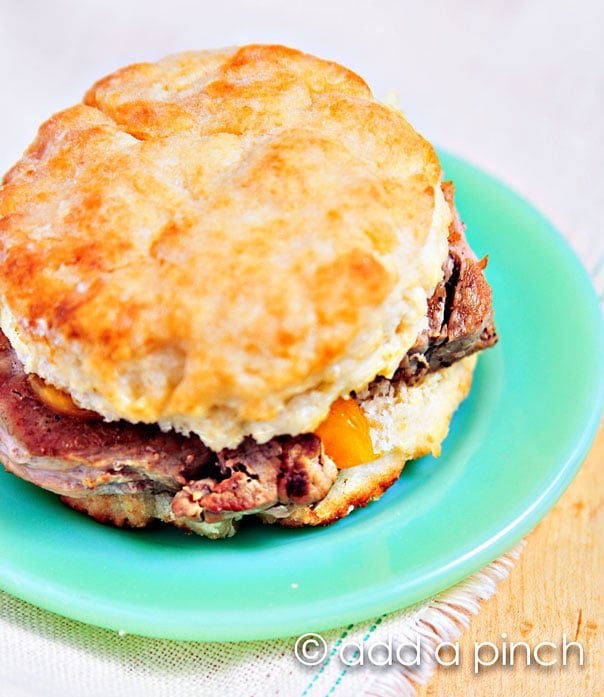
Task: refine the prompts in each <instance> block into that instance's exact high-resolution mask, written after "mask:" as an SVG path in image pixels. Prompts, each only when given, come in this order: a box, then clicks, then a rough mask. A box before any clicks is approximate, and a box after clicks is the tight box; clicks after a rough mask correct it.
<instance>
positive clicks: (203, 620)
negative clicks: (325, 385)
mask: <svg viewBox="0 0 604 697" xmlns="http://www.w3.org/2000/svg"><path fill="white" fill-rule="evenodd" d="M442 160H443V166H444V169H445V173H446V176H447V177H448V178H452V179H453V180H454V181H455V183H456V187H457V200H458V205H459V209H460V212H461V216H462V218H463V219H464V220H465V222H466V223H467V225H468V236H469V238H470V242H471V243H472V244H473V246H474V248H475V250H476V252H477V253H478V254H479V255H483V254H485V253H487V252H488V253H489V258H490V261H489V266H488V278H489V280H490V282H491V284H492V286H493V293H494V298H495V311H496V321H497V326H498V329H499V333H500V336H501V341H500V343H499V345H498V346H497V347H496V348H494V349H492V350H490V351H488V352H486V353H485V354H484V355H483V356H481V358H480V360H479V365H478V368H477V371H476V377H475V383H474V387H473V389H472V392H471V395H470V397H469V398H468V400H467V401H466V402H465V403H464V404H463V405H462V406H461V408H460V409H459V411H458V412H457V414H456V415H455V417H454V420H453V424H452V428H451V433H450V435H449V438H448V439H447V441H446V442H445V444H444V447H443V452H442V456H441V457H440V458H438V459H435V458H432V457H426V458H422V459H421V460H417V461H415V462H413V463H410V464H408V465H407V467H406V468H405V470H404V472H403V476H402V477H401V479H400V481H399V482H398V483H397V484H395V485H394V486H393V487H392V488H391V489H390V490H389V491H388V492H387V493H386V494H385V496H384V497H383V498H382V499H381V500H380V501H378V502H376V503H374V504H372V505H370V506H369V507H368V508H366V509H364V510H358V511H354V512H353V513H352V514H351V515H350V516H349V517H348V518H346V519H344V520H342V521H340V522H338V523H337V524H336V525H334V526H332V527H329V528H322V529H309V530H286V529H282V528H277V527H274V528H273V527H267V526H262V525H261V524H255V525H254V524H252V525H249V526H244V529H243V530H242V531H241V532H240V533H239V534H238V535H237V536H236V537H234V538H233V539H230V540H223V541H218V542H211V541H207V540H204V539H200V538H197V537H192V536H187V535H184V534H182V533H181V532H179V531H178V530H175V529H169V528H168V527H160V528H155V529H153V530H145V531H127V530H115V529H112V528H108V527H104V526H101V525H98V524H96V523H94V522H93V521H91V520H89V519H88V518H86V517H84V516H81V515H79V514H76V513H74V512H73V511H71V510H69V509H67V508H65V507H63V506H62V505H61V504H60V503H59V501H58V499H57V498H56V497H54V496H53V495H51V494H48V493H46V492H44V491H41V490H39V489H36V488H34V487H33V486H31V485H29V484H26V483H25V482H23V481H20V480H19V479H17V478H16V477H13V476H11V475H9V474H5V473H2V474H1V475H0V587H2V588H3V589H5V590H6V591H8V592H9V593H12V594H14V595H16V596H19V597H20V598H23V599H25V600H28V601H30V602H32V603H35V604H37V605H39V606H42V607H44V608H47V609H49V610H53V611H54V612H57V613H60V614H62V615H65V616H68V617H72V618H75V619H78V620H82V621H84V622H89V623H91V624H95V625H100V626H103V627H109V628H113V629H118V630H119V629H123V630H125V631H127V632H133V633H137V634H144V635H149V636H156V637H164V638H178V639H200V640H236V639H265V638H269V637H278V636H286V635H295V634H299V633H302V632H307V631H311V630H320V629H325V628H328V627H335V626H338V625H342V624H346V623H349V622H352V621H355V620H360V619H365V618H368V617H370V616H375V615H377V614H379V613H382V612H386V611H389V610H394V609H396V608H400V607H403V606H405V605H409V604H411V603H413V602H416V601H419V600H421V599H423V598H426V597H428V596H430V595H432V594H433V593H436V592H437V591H441V590H443V589H445V588H447V587H449V586H451V585H453V584H454V583H456V582H458V581H460V580H461V579H463V578H464V577H466V576H468V575H469V574H471V573H472V572H474V571H476V570H477V569H479V568H481V567H482V566H484V565H485V564H487V563H488V562H490V561H492V560H493V559H495V558H496V557H498V556H499V555H501V554H502V553H503V552H505V551H506V550H508V549H509V548H510V547H512V545H513V544H514V543H515V542H516V541H518V540H519V539H520V538H521V537H522V536H523V535H525V534H526V533H527V532H528V531H529V530H531V528H533V527H534V526H535V525H536V523H537V522H538V521H539V520H540V519H541V518H542V517H543V516H544V515H545V514H546V513H547V511H548V510H549V509H550V508H551V507H552V506H553V505H554V503H555V502H556V500H557V499H558V498H559V497H560V495H561V494H562V492H563V491H564V490H565V489H566V487H567V486H568V484H569V483H570V481H571V480H572V478H573V477H574V475H575V474H576V472H577V470H578V469H579V467H580V465H581V462H582V459H583V458H584V456H585V454H586V452H587V450H588V448H589V445H590V443H591V440H592V438H593V436H594V434H595V431H596V428H597V425H598V422H599V418H600V414H601V409H602V405H603V397H604V375H603V372H602V356H603V354H604V330H603V323H602V316H601V312H600V308H599V305H598V303H597V300H596V298H595V294H594V291H593V289H592V287H591V285H590V283H589V280H588V279H587V277H586V276H585V273H584V271H583V268H582V267H581V265H580V263H579V262H578V261H577V259H576V258H575V256H574V255H573V253H572V252H571V251H570V249H569V247H568V246H567V244H566V243H565V242H564V241H563V240H562V239H561V237H559V235H558V234H557V233H556V231H555V230H554V229H552V227H551V226H550V225H549V224H548V222H547V221H546V220H544V219H543V218H542V217H541V216H540V215H539V214H538V213H537V212H535V210H533V209H532V208H531V207H530V206H529V205H528V204H527V203H526V202H524V201H523V200H522V199H520V198H519V197H518V196H517V195H516V194H514V193H512V192H511V191H510V190H509V189H507V188H506V187H505V186H503V185H502V184H501V183H499V182H497V181H496V180H495V179H493V178H491V177H490V176H488V175H486V174H485V173H483V172H481V171H479V170H477V169H476V168H474V167H472V166H470V165H468V164H466V163H464V162H463V161H461V160H459V159H457V158H455V157H452V156H451V155H446V154H445V155H443V156H442Z"/></svg>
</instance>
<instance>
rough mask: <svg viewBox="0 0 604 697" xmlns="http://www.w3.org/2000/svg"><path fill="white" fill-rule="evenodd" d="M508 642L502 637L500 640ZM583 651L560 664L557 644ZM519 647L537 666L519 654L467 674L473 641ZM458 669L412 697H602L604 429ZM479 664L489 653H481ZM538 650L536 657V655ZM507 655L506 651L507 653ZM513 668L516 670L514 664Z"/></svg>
mask: <svg viewBox="0 0 604 697" xmlns="http://www.w3.org/2000/svg"><path fill="white" fill-rule="evenodd" d="M503 633H505V634H507V637H502V634H503ZM565 634H566V637H567V641H568V642H570V641H577V642H578V643H579V644H581V645H582V647H583V649H584V665H583V667H580V666H579V665H578V663H579V650H578V649H575V648H570V649H568V653H567V665H566V666H563V665H562V655H563V648H562V646H563V637H564V635H565ZM485 641H490V642H493V643H494V644H496V645H497V647H498V650H499V651H500V656H501V653H502V652H503V648H504V642H507V647H506V648H507V649H509V647H510V643H509V642H521V641H524V642H526V643H527V644H528V645H529V648H530V649H531V650H534V647H535V646H536V645H538V644H539V643H540V642H544V641H549V642H552V643H554V644H556V648H555V649H554V648H553V647H548V646H545V647H544V648H543V649H541V650H540V651H539V652H538V656H539V657H540V658H541V659H542V661H544V662H545V661H548V660H549V661H552V660H556V664H555V665H552V666H551V667H547V666H540V665H537V664H535V662H534V660H532V664H531V666H530V667H527V666H526V658H525V655H526V653H525V649H522V648H520V649H518V650H517V653H516V654H515V657H516V659H517V664H515V665H513V666H510V665H507V666H504V665H502V664H501V660H500V661H499V662H497V663H495V664H494V665H493V666H492V667H490V668H489V667H485V668H484V669H482V670H480V671H479V673H478V674H475V672H474V660H473V658H474V651H475V648H476V646H477V642H485ZM459 646H460V651H459V655H460V661H459V664H460V665H459V666H452V667H450V668H446V667H441V668H439V670H438V672H437V673H436V674H435V676H434V677H433V679H432V680H431V681H430V682H429V684H428V685H427V686H425V687H423V688H421V689H420V690H419V691H418V697H458V696H462V695H463V697H604V662H603V656H604V422H603V423H602V424H601V425H600V430H599V432H598V436H597V438H596V441H595V443H594V445H593V447H592V449H591V452H590V454H589V456H588V458H587V460H586V462H585V464H584V465H583V468H582V469H581V471H580V472H579V474H578V475H577V477H576V479H575V480H574V482H573V483H572V484H571V486H570V487H569V489H568V490H567V491H566V492H565V494H564V496H563V497H562V498H561V499H560V501H559V502H558V504H557V505H556V506H555V508H554V509H553V510H552V511H551V512H550V513H549V514H548V515H547V516H546V518H545V519H544V520H543V521H542V522H541V523H540V524H539V525H538V526H537V528H536V529H535V530H533V532H532V533H531V534H530V535H529V536H528V538H527V546H526V548H525V550H524V552H523V554H522V556H521V558H520V560H519V561H518V562H517V564H516V567H515V568H514V570H513V571H512V573H511V575H510V577H509V578H508V579H507V580H506V581H504V582H503V583H502V584H501V585H500V586H499V591H498V593H497V594H496V595H495V596H494V597H493V598H492V599H491V600H490V601H488V602H487V603H486V604H485V605H484V607H483V608H482V611H481V612H480V614H479V615H478V616H477V617H475V618H474V619H473V621H472V623H471V625H470V628H469V630H468V631H466V632H465V633H464V635H463V637H462V639H461V640H460V643H459ZM481 651H482V654H481V655H482V656H484V658H485V662H488V660H489V658H490V655H491V653H490V649H488V648H487V647H486V646H485V648H484V649H481ZM541 651H542V653H541ZM508 654H509V651H508ZM533 656H534V655H533ZM518 663H519V664H518Z"/></svg>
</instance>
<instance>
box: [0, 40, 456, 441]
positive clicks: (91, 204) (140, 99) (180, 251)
mask: <svg viewBox="0 0 604 697" xmlns="http://www.w3.org/2000/svg"><path fill="white" fill-rule="evenodd" d="M440 177H441V171H440V166H439V163H438V160H437V158H436V155H435V153H434V151H433V149H432V148H431V146H430V145H429V144H428V143H427V142H426V141H425V140H424V139H423V138H422V137H421V136H419V135H418V134H417V133H416V132H415V131H414V130H413V129H412V128H411V126H410V125H409V124H408V123H407V122H406V121H405V119H404V118H403V117H402V115H401V114H400V113H398V112H397V111H395V110H393V109H391V108H389V107H387V106H384V105H382V104H380V103H379V102H377V101H376V100H375V99H374V98H373V96H372V95H371V93H370V91H369V88H368V87H367V86H366V84H365V83H364V82H363V81H362V80H361V79H360V78H359V77H358V76H357V75H355V74H354V73H352V72H350V71H349V70H347V69H345V68H343V67H341V66H339V65H336V64H335V63H330V62H327V61H322V60H320V59H318V58H314V57H312V56H308V55H305V54H303V53H300V52H298V51H295V50H292V49H288V48H284V47H282V46H246V47H242V48H231V49H225V50H218V51H201V52H190V53H184V54H179V55H175V56H169V57H168V58H166V59H164V60H161V61H159V62H157V63H144V64H137V65H133V66H129V67H127V68H123V69H121V70H118V71H117V72H115V73H113V74H112V75H110V76H108V77H107V78H105V79H103V80H101V81H100V82H98V83H97V84H96V85H94V86H93V87H92V89H91V90H90V91H89V92H88V93H87V94H86V96H85V99H84V103H83V104H79V105H76V106H74V107H72V108H70V109H67V110H65V111H63V112H60V113H58V114H56V115H55V116H53V117H52V118H51V119H50V120H49V121H47V122H46V123H45V124H44V125H43V126H42V127H41V129H40V131H39V133H38V137H37V139H36V140H35V141H34V143H33V144H32V145H31V147H30V148H29V150H28V151H27V152H26V153H25V155H24V157H23V158H22V160H21V161H20V162H19V163H18V164H17V165H16V166H15V167H14V168H13V169H12V170H11V171H10V172H9V173H8V174H7V176H6V177H5V180H4V184H3V186H2V189H1V190H0V256H1V258H2V266H1V271H0V296H1V301H2V315H1V318H0V323H1V325H2V329H3V331H4V332H5V333H6V334H7V335H8V337H9V338H10V340H11V343H12V344H13V346H14V347H15V349H16V351H17V353H18V355H19V358H20V359H21V360H22V361H23V363H24V365H25V366H26V369H27V370H28V371H32V372H35V373H37V374H39V375H40V376H42V377H43V378H45V379H47V380H48V381H50V382H51V383H53V384H55V385H56V386H58V387H60V388H62V389H65V390H67V391H68V392H69V393H70V394H71V395H72V396H73V397H74V399H75V401H76V402H78V403H79V404H80V405H81V406H84V407H86V408H90V409H94V410H95V411H98V412H100V413H102V414H103V415H104V416H105V417H106V418H109V419H116V418H125V419H128V420H130V421H145V422H156V421H158V422H160V423H161V424H162V425H163V426H165V427H166V428H169V427H175V428H177V429H179V430H182V431H185V432H186V431H194V432H196V433H198V434H199V435H200V436H201V438H202V439H203V440H204V441H205V442H206V443H207V444H208V445H209V446H210V447H212V448H214V449H220V448H222V447H226V446H234V445H235V444H236V443H237V442H239V441H240V440H241V438H242V437H243V436H244V435H246V434H252V435H253V436H254V437H256V439H257V440H259V441H264V440H268V439H269V438H271V437H272V436H273V435H276V434H279V433H298V432H301V431H309V430H312V429H313V428H314V427H315V426H316V425H317V424H318V423H319V422H320V421H321V419H322V418H323V417H324V416H325V414H326V412H327V411H328V409H329V406H330V404H331V403H332V402H333V400H334V399H335V398H336V397H337V396H339V395H341V394H347V393H348V392H350V391H351V390H353V389H358V388H362V387H363V386H364V385H366V384H367V383H368V382H369V381H370V380H371V379H373V377H374V376H375V375H376V374H385V375H389V374H391V373H392V372H393V371H394V369H395V368H396V366H397V365H398V362H399V361H400V359H401V358H402V356H403V355H404V353H405V352H406V351H407V349H408V348H409V346H410V345H411V344H412V343H413V341H414V339H415V337H416V336H417V334H418V331H419V329H420V326H421V323H422V321H423V318H424V315H425V311H426V297H427V296H429V295H430V293H431V290H432V289H433V288H434V286H435V285H436V283H437V281H438V279H439V277H440V274H441V264H442V262H443V260H444V258H445V256H446V253H447V241H446V238H447V226H448V223H449V211H448V208H447V206H446V204H445V202H444V200H443V197H442V192H441V189H440V185H439V182H440Z"/></svg>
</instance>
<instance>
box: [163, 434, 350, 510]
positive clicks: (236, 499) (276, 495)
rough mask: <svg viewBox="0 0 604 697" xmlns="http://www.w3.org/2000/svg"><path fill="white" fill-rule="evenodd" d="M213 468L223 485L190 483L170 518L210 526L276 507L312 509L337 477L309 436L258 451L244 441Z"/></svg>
mask: <svg viewBox="0 0 604 697" xmlns="http://www.w3.org/2000/svg"><path fill="white" fill-rule="evenodd" d="M218 466H219V468H220V472H221V474H222V475H223V476H224V477H225V479H222V480H221V481H219V482H215V481H212V480H208V479H203V480H200V481H194V482H190V483H189V484H188V485H187V486H185V487H184V488H183V489H181V490H180V491H179V492H178V493H177V494H176V496H175V497H174V499H173V501H172V512H173V514H174V516H175V517H176V518H181V517H183V516H184V517H188V518H193V519H195V520H201V519H204V520H206V521H209V522H212V521H214V520H219V519H222V518H224V517H225V516H230V515H233V514H238V513H241V512H250V511H253V512H256V511H261V510H265V509H267V508H271V507H273V506H276V505H278V504H290V503H296V504H308V503H314V502H316V501H319V500H321V499H322V498H323V497H324V496H325V495H326V494H327V492H328V491H329V489H330V488H331V485H332V484H333V483H334V481H335V479H336V476H337V473H338V470H337V468H336V466H335V464H334V463H333V462H332V461H331V460H330V459H329V458H328V457H327V456H326V455H325V453H324V452H323V445H322V443H321V439H320V438H319V437H318V436H315V435H314V434H311V433H306V434H303V435H300V436H292V437H284V438H273V439H272V440H270V441H269V442H268V443H264V444H262V445H259V444H258V443H256V442H255V441H254V440H253V439H252V438H246V439H245V440H244V441H243V443H242V444H241V445H240V446H239V447H238V448H236V449H234V450H223V451H221V452H220V453H218Z"/></svg>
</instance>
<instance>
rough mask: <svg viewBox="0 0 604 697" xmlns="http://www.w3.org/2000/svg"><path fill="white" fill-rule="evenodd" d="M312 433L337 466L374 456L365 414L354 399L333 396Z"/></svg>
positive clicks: (355, 462) (366, 459) (345, 465)
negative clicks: (326, 412)
mask: <svg viewBox="0 0 604 697" xmlns="http://www.w3.org/2000/svg"><path fill="white" fill-rule="evenodd" d="M315 433H316V435H318V436H319V438H320V439H321V440H322V441H323V447H324V448H325V452H326V453H327V455H328V456H329V457H330V458H331V459H332V460H333V461H334V462H335V464H336V465H337V467H338V468H339V469H346V468H347V467H356V466H357V465H362V464H364V463H366V462H372V461H373V460H375V459H376V457H377V455H376V454H375V452H374V450H373V444H372V443H371V436H370V434H369V423H368V422H367V417H366V416H365V414H363V412H362V411H361V408H360V407H359V405H358V404H357V403H356V402H355V401H354V399H344V398H343V397H340V398H339V399H336V401H335V402H334V403H333V404H332V405H331V409H330V410H329V414H328V415H327V418H326V419H325V420H324V421H323V422H322V423H321V424H320V425H319V427H318V428H317V429H316V430H315Z"/></svg>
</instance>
